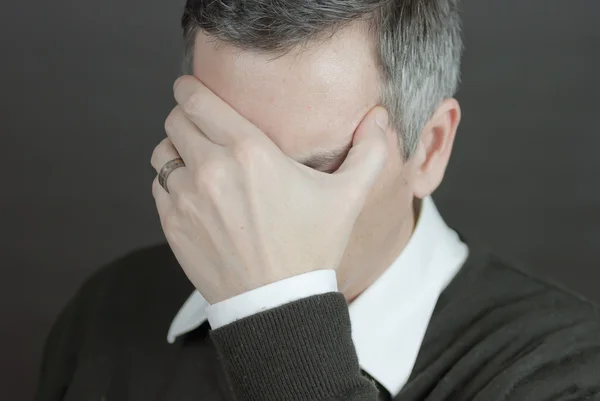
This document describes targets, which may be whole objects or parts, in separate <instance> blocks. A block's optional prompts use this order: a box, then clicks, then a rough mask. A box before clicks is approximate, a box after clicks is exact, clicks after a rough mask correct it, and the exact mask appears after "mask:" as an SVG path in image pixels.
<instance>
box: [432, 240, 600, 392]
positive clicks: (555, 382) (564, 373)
mask: <svg viewBox="0 0 600 401" xmlns="http://www.w3.org/2000/svg"><path fill="white" fill-rule="evenodd" d="M471 249H472V251H473V255H471V256H470V257H469V260H468V261H467V263H466V264H465V266H464V268H463V270H461V271H460V272H459V274H458V275H457V276H456V277H455V279H454V280H453V281H452V282H451V283H450V285H449V286H448V287H447V289H446V291H445V292H444V294H443V297H442V298H440V300H441V301H442V303H441V305H438V307H436V312H435V314H434V317H433V319H432V324H431V326H430V327H429V328H428V331H429V335H428V338H429V341H428V345H429V348H430V350H431V351H430V352H431V354H430V356H429V355H428V356H429V357H430V358H431V359H429V361H432V360H435V359H436V358H439V357H440V355H442V357H444V358H446V357H448V358H451V359H452V360H453V361H454V362H452V364H453V366H454V367H453V368H452V369H453V370H455V373H459V370H460V371H463V370H464V372H463V373H465V372H467V371H468V375H469V377H470V380H469V383H468V384H466V385H465V392H467V393H468V394H469V398H466V399H474V400H496V399H502V400H538V399H562V398H560V397H563V396H564V397H567V395H568V396H569V397H577V396H582V397H583V396H587V395H590V394H594V395H596V394H598V393H594V391H598V390H599V388H600V387H599V386H600V376H598V372H600V307H599V305H598V304H597V303H596V302H594V301H592V300H590V299H587V298H586V297H584V296H582V295H580V294H578V293H577V292H575V291H573V290H571V289H568V288H566V287H565V286H563V285H561V284H560V283H557V282H555V281H553V280H552V279H550V278H548V277H544V276H543V275H542V274H539V273H537V272H535V271H533V270H531V269H528V268H523V267H517V266H515V265H514V264H513V263H510V262H507V261H506V260H504V259H503V258H501V257H498V256H497V255H495V254H494V253H492V252H490V251H489V250H487V249H483V248H477V247H471ZM444 353H445V354H444ZM427 354H429V352H428V353H427ZM449 361H450V360H449ZM456 361H464V363H462V364H461V363H458V364H456ZM459 366H462V367H461V368H459ZM461 369H462V370H461ZM594 389H595V390H594ZM567 398H568V397H567ZM567 398H565V399H567ZM568 399H579V398H568Z"/></svg>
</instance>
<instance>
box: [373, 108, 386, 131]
mask: <svg viewBox="0 0 600 401" xmlns="http://www.w3.org/2000/svg"><path fill="white" fill-rule="evenodd" d="M375 121H376V122H377V125H379V126H380V127H381V129H382V130H384V131H385V130H387V129H388V124H389V116H388V113H387V110H386V109H379V110H378V111H377V115H376V116H375Z"/></svg>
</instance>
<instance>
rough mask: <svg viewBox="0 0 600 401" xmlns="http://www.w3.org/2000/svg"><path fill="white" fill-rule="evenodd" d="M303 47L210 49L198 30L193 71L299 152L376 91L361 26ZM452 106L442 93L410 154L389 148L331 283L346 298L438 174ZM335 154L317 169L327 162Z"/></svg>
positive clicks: (394, 246) (456, 118)
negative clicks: (271, 51)
mask: <svg viewBox="0 0 600 401" xmlns="http://www.w3.org/2000/svg"><path fill="white" fill-rule="evenodd" d="M309 49H310V51H308V52H304V53H299V54H296V53H295V52H291V53H289V54H286V55H285V56H283V57H281V58H278V59H276V60H269V55H261V54H256V53H253V52H247V51H239V50H236V49H235V48H234V47H233V46H231V45H229V44H227V43H220V45H219V47H218V49H216V48H215V45H214V40H213V39H211V38H210V37H208V36H207V35H206V34H204V33H203V32H200V33H199V34H198V36H197V39H196V44H195V49H194V69H193V74H194V76H195V77H196V78H198V79H199V80H200V81H202V83H203V84H204V85H206V86H207V87H208V88H210V89H211V90H212V91H213V92H214V93H216V94H217V95H218V96H219V97H221V98H222V99H223V100H225V101H226V102H227V103H228V104H229V105H230V106H231V107H233V108H234V109H235V110H236V111H237V112H238V113H240V114H241V115H242V116H244V117H245V118H246V119H248V120H249V121H251V122H252V123H253V124H254V125H256V126H257V127H258V128H260V129H261V130H262V131H263V132H265V133H266V134H267V135H268V136H269V138H270V139H271V140H272V141H273V142H274V143H275V144H277V146H278V147H279V148H280V149H281V150H282V151H283V152H284V153H285V154H286V155H287V156H288V157H290V158H292V159H294V160H296V161H303V160H304V159H305V157H306V156H307V155H309V154H311V153H314V152H318V151H319V150H321V151H323V150H328V149H335V148H339V147H341V146H344V145H349V144H350V143H351V141H352V136H353V133H354V131H355V129H356V127H357V126H358V125H359V123H360V122H361V121H362V119H363V118H364V116H365V115H366V114H367V113H368V111H369V110H371V109H372V108H373V107H374V106H376V105H377V98H378V94H379V92H378V91H379V76H378V69H377V66H376V62H375V60H376V59H375V56H374V54H375V51H374V45H373V43H372V42H371V41H370V40H369V39H368V36H367V33H366V31H365V26H363V25H361V24H360V23H356V24H354V25H349V26H348V27H347V28H345V29H343V30H341V31H339V32H338V33H337V34H336V35H335V36H334V37H333V38H332V40H331V41H329V42H326V43H320V44H319V45H318V46H313V47H311V48H309ZM460 115H461V113H460V106H459V104H458V102H457V101H456V100H455V99H445V100H444V101H443V102H442V103H441V104H440V105H439V107H438V109H437V111H436V112H435V113H434V115H433V116H432V117H431V119H430V120H429V121H428V123H427V124H426V126H425V127H424V129H423V131H422V132H421V135H420V141H419V145H418V148H417V151H416V153H415V154H414V156H413V157H411V158H410V159H409V160H407V161H405V160H403V158H402V155H401V154H400V153H399V152H391V154H390V155H389V157H388V160H387V162H386V165H385V167H384V169H383V171H382V173H381V174H380V176H379V178H378V180H377V182H376V183H375V185H374V186H373V188H372V190H371V191H370V193H369V196H368V198H367V201H366V203H365V206H364V208H363V209H362V211H361V214H360V215H359V217H358V219H357V221H356V224H355V226H354V228H353V231H352V234H351V236H350V241H349V243H348V246H347V248H346V252H345V254H344V256H343V258H342V261H341V264H340V266H339V268H338V269H337V280H338V288H339V291H340V292H342V293H343V294H344V296H345V298H346V300H347V302H351V301H352V300H354V299H355V298H356V297H357V296H358V295H360V294H361V293H362V292H363V291H364V290H365V289H366V288H368V287H369V286H370V285H371V284H372V283H373V282H374V281H375V280H376V279H377V278H378V277H379V276H380V275H381V274H382V273H383V272H384V271H385V270H386V269H387V268H388V267H389V266H390V265H391V264H392V263H393V261H394V260H395V259H396V258H397V257H398V255H399V254H400V253H401V252H402V250H403V249H404V247H405V246H406V244H407V243H408V240H409V239H410V236H411V234H412V232H413V230H414V227H415V221H416V214H415V210H417V209H416V206H417V205H418V202H419V200H420V199H422V198H424V197H426V196H428V195H430V194H431V193H432V192H433V191H434V190H435V189H436V188H437V187H438V186H439V184H440V183H441V181H442V179H443V176H444V172H445V170H446V166H447V164H448V160H449V157H450V154H451V151H452V145H453V142H454V137H455V134H456V130H457V127H458V124H459V122H460ZM387 140H388V145H389V148H390V149H394V150H395V149H398V134H397V133H396V132H395V131H394V130H393V129H392V128H390V129H388V131H387ZM344 158H345V155H344V156H342V157H341V158H340V160H338V161H334V162H332V163H330V164H329V165H326V166H320V167H318V168H317V169H318V170H320V171H327V172H330V171H335V170H336V168H337V167H338V166H339V165H341V163H342V162H343V160H344ZM340 201H343V200H340ZM415 268H418V267H417V266H415Z"/></svg>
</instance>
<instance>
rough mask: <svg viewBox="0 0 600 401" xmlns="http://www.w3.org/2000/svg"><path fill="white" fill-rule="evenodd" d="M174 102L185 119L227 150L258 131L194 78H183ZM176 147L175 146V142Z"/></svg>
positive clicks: (180, 79) (177, 84)
mask: <svg viewBox="0 0 600 401" xmlns="http://www.w3.org/2000/svg"><path fill="white" fill-rule="evenodd" d="M174 95H175V100H176V101H177V103H178V104H179V105H180V106H181V108H182V110H183V111H184V112H185V114H186V115H187V116H188V118H189V119H190V120H191V121H192V122H193V123H194V124H195V125H196V126H197V127H198V128H200V130H201V131H202V132H203V133H204V134H205V135H206V136H207V137H208V138H209V139H210V140H211V141H212V142H214V143H217V144H219V145H223V146H230V145H232V144H233V143H235V142H237V141H239V140H241V139H247V138H248V135H257V136H260V135H261V131H260V130H259V129H258V128H257V127H256V126H255V125H254V124H252V123H251V122H250V121H248V120H247V119H245V118H244V117H243V116H242V115H240V114H239V113H238V112H237V111H236V110H234V109H233V108H232V107H231V106H230V105H229V104H227V103H226V102H225V101H224V100H223V99H221V98H220V97H218V96H217V95H216V94H215V93H214V92H213V91H211V90H210V89H209V88H207V87H206V86H205V85H204V84H203V83H202V82H200V81H199V80H198V79H197V78H196V77H194V76H191V75H183V76H182V77H180V78H179V80H178V81H177V82H176V84H175V87H174ZM173 143H175V146H178V144H177V142H176V141H175V140H174V141H173Z"/></svg>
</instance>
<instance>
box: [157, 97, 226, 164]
mask: <svg viewBox="0 0 600 401" xmlns="http://www.w3.org/2000/svg"><path fill="white" fill-rule="evenodd" d="M165 131H166V133H167V137H168V138H169V139H170V140H171V143H172V145H173V146H174V147H175V149H176V150H177V152H179V154H180V155H181V158H182V159H183V160H184V161H185V164H186V165H188V167H189V168H190V169H192V170H194V169H196V167H197V166H198V165H199V162H202V161H203V160H206V158H207V157H208V155H209V154H210V153H214V152H215V151H217V149H222V148H223V147H222V146H221V145H218V144H216V143H214V142H212V141H211V140H210V139H208V138H207V137H206V135H204V133H203V132H202V131H200V129H199V128H198V127H197V126H196V125H194V123H193V122H192V121H191V120H190V119H189V118H188V116H187V115H186V114H185V113H184V111H183V110H182V108H181V106H179V105H177V106H175V108H174V109H173V110H172V111H171V113H170V114H169V116H168V117H167V120H166V121H165Z"/></svg>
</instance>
